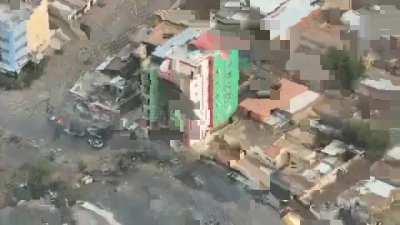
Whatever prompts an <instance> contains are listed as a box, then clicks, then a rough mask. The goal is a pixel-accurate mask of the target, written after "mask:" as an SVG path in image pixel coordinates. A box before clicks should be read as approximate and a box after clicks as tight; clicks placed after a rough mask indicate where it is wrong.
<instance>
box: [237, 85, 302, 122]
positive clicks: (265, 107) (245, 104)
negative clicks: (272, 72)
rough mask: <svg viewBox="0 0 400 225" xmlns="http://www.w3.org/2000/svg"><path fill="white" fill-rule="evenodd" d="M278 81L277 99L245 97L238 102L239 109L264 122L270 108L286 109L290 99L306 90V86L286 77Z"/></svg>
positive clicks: (269, 113)
mask: <svg viewBox="0 0 400 225" xmlns="http://www.w3.org/2000/svg"><path fill="white" fill-rule="evenodd" d="M280 83H281V89H280V97H279V99H276V100H275V99H258V98H247V99H245V100H243V101H242V102H241V103H240V109H241V110H242V111H244V112H250V115H251V117H253V118H254V119H256V120H258V121H260V122H266V120H268V118H269V116H270V115H271V110H273V109H282V110H288V109H289V106H290V100H291V99H293V98H294V97H296V96H298V95H300V94H302V93H304V92H306V91H308V87H306V86H304V85H301V84H298V83H295V82H293V81H290V80H287V79H282V80H281V81H280Z"/></svg>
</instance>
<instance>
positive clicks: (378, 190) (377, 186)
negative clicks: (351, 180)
mask: <svg viewBox="0 0 400 225" xmlns="http://www.w3.org/2000/svg"><path fill="white" fill-rule="evenodd" d="M394 189H395V187H394V186H392V185H390V184H387V183H385V182H382V181H380V180H376V179H375V178H373V177H372V178H370V179H369V180H368V181H367V182H366V183H365V185H364V186H362V187H361V189H360V193H361V194H367V193H373V194H376V195H378V196H381V197H383V198H389V197H390V193H391V191H392V190H394Z"/></svg>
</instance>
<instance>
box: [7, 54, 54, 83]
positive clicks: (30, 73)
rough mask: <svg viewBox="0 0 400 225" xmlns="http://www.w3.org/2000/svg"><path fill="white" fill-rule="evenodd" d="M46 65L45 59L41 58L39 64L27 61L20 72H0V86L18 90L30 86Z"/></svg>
mask: <svg viewBox="0 0 400 225" xmlns="http://www.w3.org/2000/svg"><path fill="white" fill-rule="evenodd" d="M46 65H47V59H43V60H42V62H40V63H39V64H35V63H33V62H29V63H28V64H26V66H25V67H24V68H23V69H22V71H21V73H20V74H13V73H7V74H5V73H0V88H4V89H6V90H19V89H23V88H27V87H30V86H31V85H32V83H33V81H35V80H37V79H39V78H40V77H41V76H42V74H43V72H44V68H45V67H46Z"/></svg>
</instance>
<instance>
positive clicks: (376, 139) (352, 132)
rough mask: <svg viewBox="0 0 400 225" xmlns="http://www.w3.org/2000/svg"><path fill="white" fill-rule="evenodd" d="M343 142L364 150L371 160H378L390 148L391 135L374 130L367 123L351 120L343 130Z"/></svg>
mask: <svg viewBox="0 0 400 225" xmlns="http://www.w3.org/2000/svg"><path fill="white" fill-rule="evenodd" d="M343 141H345V142H346V143H350V144H353V145H355V146H359V147H362V148H364V149H365V150H366V153H367V157H369V158H370V159H378V158H380V157H382V156H383V154H384V152H385V150H386V148H387V147H388V146H389V142H390V134H389V131H388V130H378V129H373V128H372V127H371V126H370V124H369V123H368V122H366V121H363V120H350V121H349V122H348V123H347V124H346V125H345V126H344V128H343Z"/></svg>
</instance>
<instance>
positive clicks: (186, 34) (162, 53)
mask: <svg viewBox="0 0 400 225" xmlns="http://www.w3.org/2000/svg"><path fill="white" fill-rule="evenodd" d="M201 33H202V29H194V28H186V29H185V30H184V31H182V33H180V34H178V35H175V36H174V37H172V38H171V39H169V40H168V41H167V42H165V43H164V44H163V45H161V46H158V47H157V48H156V49H155V50H154V52H153V54H152V55H153V56H156V57H159V58H165V57H167V55H168V54H169V53H170V52H171V51H172V49H173V48H175V47H178V46H181V45H184V44H186V43H188V42H189V41H190V40H192V39H193V38H196V37H198V36H200V34H201Z"/></svg>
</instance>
